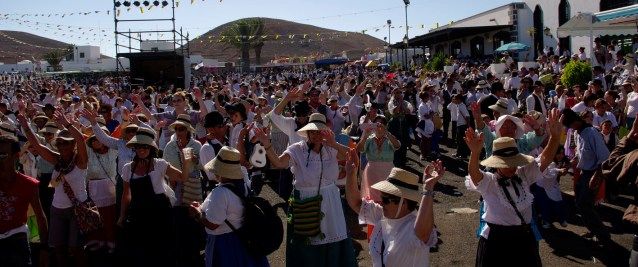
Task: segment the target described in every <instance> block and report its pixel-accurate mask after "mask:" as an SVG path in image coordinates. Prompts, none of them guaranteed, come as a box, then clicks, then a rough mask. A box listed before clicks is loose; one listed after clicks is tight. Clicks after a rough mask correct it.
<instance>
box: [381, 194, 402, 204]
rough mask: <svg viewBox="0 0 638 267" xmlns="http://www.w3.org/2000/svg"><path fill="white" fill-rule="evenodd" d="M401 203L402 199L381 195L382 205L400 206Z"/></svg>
mask: <svg viewBox="0 0 638 267" xmlns="http://www.w3.org/2000/svg"><path fill="white" fill-rule="evenodd" d="M399 201H401V198H400V197H397V196H389V195H381V203H383V204H384V205H389V204H390V203H394V204H399Z"/></svg>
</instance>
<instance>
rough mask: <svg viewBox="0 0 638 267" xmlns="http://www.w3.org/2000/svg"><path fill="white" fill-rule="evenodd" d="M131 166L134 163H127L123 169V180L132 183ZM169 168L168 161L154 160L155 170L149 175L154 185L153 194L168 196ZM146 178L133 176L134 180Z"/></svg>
mask: <svg viewBox="0 0 638 267" xmlns="http://www.w3.org/2000/svg"><path fill="white" fill-rule="evenodd" d="M131 164H133V162H129V163H126V164H125V165H124V167H122V180H123V181H125V182H131ZM168 166H169V163H168V161H166V160H164V159H153V170H152V171H151V172H150V173H148V175H149V176H151V183H152V184H153V192H155V194H166V188H167V187H168V186H167V185H168V184H167V183H166V182H167V181H166V178H165V176H166V168H168ZM144 176H146V175H144ZM144 176H139V175H136V174H133V177H132V178H133V179H139V178H140V177H144ZM169 188H170V187H169Z"/></svg>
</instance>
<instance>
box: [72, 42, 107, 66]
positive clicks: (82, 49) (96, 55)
mask: <svg viewBox="0 0 638 267" xmlns="http://www.w3.org/2000/svg"><path fill="white" fill-rule="evenodd" d="M81 53H84V57H83V58H80V54H81ZM99 59H100V47H99V46H91V45H83V46H76V47H75V49H74V51H73V60H74V61H75V63H78V64H89V63H94V62H96V61H98V60H99Z"/></svg>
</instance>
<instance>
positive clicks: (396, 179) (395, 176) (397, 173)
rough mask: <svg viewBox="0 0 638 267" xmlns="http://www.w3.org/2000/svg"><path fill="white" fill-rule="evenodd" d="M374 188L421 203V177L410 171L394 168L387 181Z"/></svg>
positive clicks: (374, 185) (373, 186) (375, 185)
mask: <svg viewBox="0 0 638 267" xmlns="http://www.w3.org/2000/svg"><path fill="white" fill-rule="evenodd" d="M372 188H374V189H376V190H379V191H381V192H384V193H387V194H390V195H394V196H398V197H402V198H405V199H409V200H412V201H416V202H417V203H418V202H421V197H422V195H421V192H422V191H423V189H422V185H421V183H419V177H418V176H417V175H415V174H413V173H411V172H409V171H406V170H404V169H400V168H396V167H395V168H392V170H390V175H389V176H388V178H387V179H386V180H383V181H381V182H378V183H376V184H373V185H372Z"/></svg>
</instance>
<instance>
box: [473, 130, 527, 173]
mask: <svg viewBox="0 0 638 267" xmlns="http://www.w3.org/2000/svg"><path fill="white" fill-rule="evenodd" d="M533 161H534V157H532V156H528V155H524V154H521V153H520V152H518V147H517V146H516V140H514V139H513V138H510V137H499V138H497V139H496V140H494V142H492V155H491V156H490V157H489V158H487V159H485V160H483V161H481V165H483V166H485V167H489V168H497V169H499V168H516V167H520V166H525V165H527V164H530V163H532V162H533Z"/></svg>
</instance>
